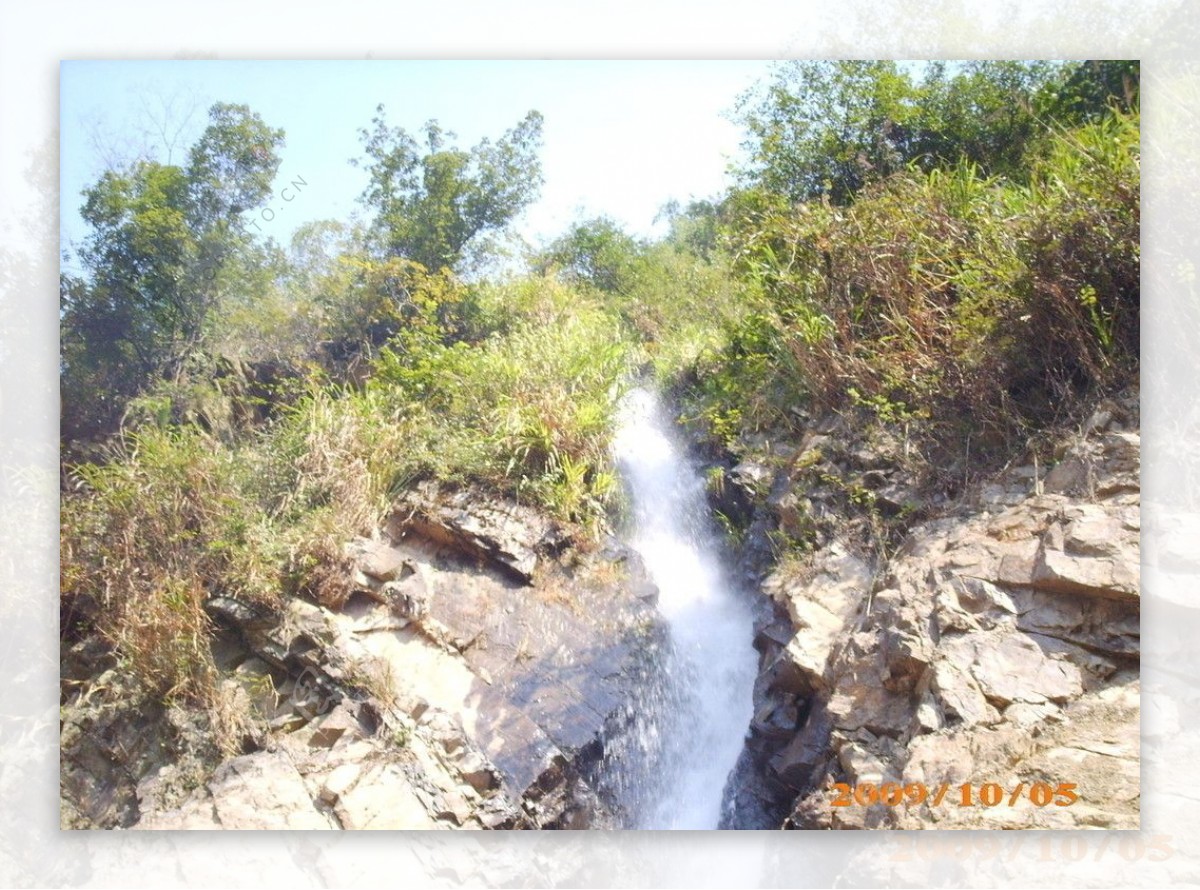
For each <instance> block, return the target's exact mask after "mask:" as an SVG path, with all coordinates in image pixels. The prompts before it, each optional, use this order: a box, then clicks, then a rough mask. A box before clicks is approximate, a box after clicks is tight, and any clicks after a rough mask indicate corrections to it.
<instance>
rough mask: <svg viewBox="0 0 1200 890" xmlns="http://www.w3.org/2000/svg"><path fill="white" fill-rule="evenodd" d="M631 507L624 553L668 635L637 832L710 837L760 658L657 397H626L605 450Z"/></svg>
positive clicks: (697, 479)
mask: <svg viewBox="0 0 1200 890" xmlns="http://www.w3.org/2000/svg"><path fill="white" fill-rule="evenodd" d="M613 447H614V453H615V457H616V461H617V466H618V468H619V469H620V472H621V475H622V477H623V479H624V481H625V484H626V487H627V490H628V492H629V495H630V497H631V499H632V502H633V511H634V517H635V522H634V528H633V530H632V534H631V538H630V541H629V543H630V544H631V546H632V547H633V548H634V549H635V550H637V551H638V553H639V554H640V555H641V557H642V560H643V562H644V563H645V565H646V568H647V570H648V572H649V574H650V577H651V578H652V580H653V581H654V583H655V584H656V585H657V586H658V590H659V598H658V608H659V611H660V613H661V614H662V616H663V618H664V619H665V620H666V622H667V625H668V628H669V632H670V646H669V647H668V652H667V654H666V655H665V657H664V664H663V665H662V670H663V671H664V672H665V675H666V676H665V678H664V679H665V681H666V682H665V688H666V689H667V690H668V693H667V694H666V695H661V696H654V697H653V700H652V701H649V702H647V703H646V707H655V706H657V707H660V708H663V709H666V710H667V711H668V713H661V714H656V715H652V716H651V717H650V718H649V719H648V720H647V725H652V726H653V727H654V733H655V739H656V742H657V744H656V745H653V746H647V747H646V749H645V750H646V751H647V752H648V753H649V755H650V756H652V757H653V758H654V760H655V761H657V762H655V763H652V764H649V767H648V768H647V769H646V770H645V772H644V779H643V780H642V781H643V783H644V784H647V785H648V787H644V788H642V789H640V793H639V794H638V808H639V811H640V812H639V815H638V817H637V819H636V825H635V827H637V828H673V829H698V828H699V829H703V828H716V827H717V823H718V821H719V819H720V816H721V800H722V794H723V791H724V789H725V784H726V781H727V780H728V778H729V774H730V771H731V770H732V769H733V767H734V764H735V763H736V761H737V759H738V755H739V753H740V752H741V749H742V743H743V739H744V735H745V733H746V730H747V727H748V726H749V724H750V718H751V716H752V713H751V711H752V707H753V704H752V702H753V695H752V691H753V686H754V679H755V675H756V673H757V666H758V661H757V655H756V653H755V651H754V648H753V644H752V641H753V618H752V614H751V609H750V605H749V603H748V602H747V601H746V600H745V598H744V597H743V596H742V595H741V592H740V591H739V590H738V589H737V588H736V586H735V585H734V584H733V583H732V580H731V578H730V577H729V576H728V573H727V571H726V569H725V568H724V567H723V566H722V565H721V562H720V559H719V556H718V554H719V552H720V547H719V544H718V538H717V533H716V530H715V528H714V527H713V523H712V519H711V517H710V515H709V512H708V507H707V504H706V501H705V497H704V481H703V479H702V478H701V475H700V472H699V470H698V468H697V467H696V466H695V465H694V463H693V462H692V461H690V460H689V458H688V455H687V453H686V451H685V450H684V449H683V447H682V446H681V444H680V443H679V442H678V441H677V438H676V437H675V435H674V431H673V429H672V428H671V426H670V425H669V423H668V422H667V420H666V418H665V416H664V412H663V410H662V407H661V405H660V404H659V402H658V399H657V397H656V396H655V395H654V394H653V393H652V392H649V391H647V390H645V389H634V390H633V391H631V392H630V393H629V394H628V395H627V396H626V398H625V400H624V401H623V403H622V405H621V411H620V416H619V426H618V430H617V435H616V438H615V441H614V445H613Z"/></svg>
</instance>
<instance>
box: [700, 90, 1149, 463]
mask: <svg viewBox="0 0 1200 890" xmlns="http://www.w3.org/2000/svg"><path fill="white" fill-rule="evenodd" d="M1138 127H1139V120H1138V116H1137V114H1136V113H1134V114H1129V115H1116V116H1113V117H1110V118H1106V119H1104V120H1102V121H1099V122H1097V123H1095V124H1091V125H1088V126H1085V127H1082V128H1080V129H1077V130H1071V131H1061V132H1057V133H1054V134H1052V135H1051V136H1050V137H1049V138H1048V139H1047V140H1046V143H1045V146H1044V148H1043V150H1042V153H1041V154H1040V155H1039V156H1038V157H1037V158H1036V159H1035V160H1033V161H1032V163H1031V176H1030V178H1029V180H1028V182H1027V183H1023V184H1015V183H1010V182H1006V181H1004V180H997V179H989V178H986V177H983V176H981V175H980V174H979V173H978V172H977V171H976V170H975V168H973V167H972V166H970V165H969V164H965V163H963V164H959V165H958V166H956V167H952V168H949V169H944V170H934V171H932V172H930V173H921V172H919V171H917V170H915V169H913V170H910V171H908V172H905V173H901V174H897V175H895V176H893V177H891V178H889V179H887V180H885V181H884V182H882V183H879V184H878V185H876V186H873V187H872V188H870V189H868V190H866V191H864V192H863V193H862V194H861V195H859V196H858V198H857V199H856V200H855V201H854V203H853V204H851V205H850V206H848V207H831V206H829V205H827V204H821V203H811V204H807V205H801V206H799V207H789V206H784V205H781V204H779V203H778V202H777V201H775V200H772V199H771V198H770V196H759V197H758V198H753V197H752V198H750V199H746V205H747V206H746V211H745V212H744V213H743V214H742V215H741V217H740V225H739V228H738V229H737V230H736V231H735V233H734V242H735V249H736V256H737V261H738V267H739V269H740V270H741V272H742V274H745V275H747V276H749V277H751V278H753V279H754V280H755V281H757V282H758V283H759V284H760V285H761V287H762V290H763V292H764V293H765V294H766V295H767V298H768V299H767V301H766V304H765V306H764V307H763V308H761V309H760V310H758V311H756V312H754V313H751V314H750V315H748V316H746V317H743V318H742V319H741V320H740V321H739V322H738V323H737V324H736V325H735V327H734V328H733V329H732V335H731V337H730V341H729V346H728V347H727V348H726V350H725V351H724V353H723V354H721V355H718V356H714V357H711V358H710V359H709V363H708V367H707V369H704V368H702V369H701V373H700V374H699V375H698V376H700V377H701V378H702V382H701V384H700V385H698V386H697V388H696V389H697V391H698V392H699V393H700V396H701V401H702V402H703V403H704V406H705V407H704V411H705V414H706V416H707V417H708V419H709V421H710V426H711V427H714V428H715V427H718V426H720V425H721V423H722V422H723V418H724V416H725V414H728V412H730V411H741V412H743V413H748V412H752V413H753V414H754V415H755V419H756V422H761V423H771V422H775V423H786V422H787V420H788V416H789V414H788V412H789V409H790V408H791V407H792V406H793V405H794V404H795V403H796V402H797V401H798V400H801V399H802V400H805V401H809V402H811V403H812V404H813V405H815V406H816V407H817V408H821V409H839V408H844V407H846V406H849V405H856V404H857V405H861V406H866V407H868V408H870V409H872V410H874V411H875V413H876V414H878V415H879V416H880V417H881V418H882V419H884V420H896V419H904V420H919V421H921V425H922V429H923V430H925V431H926V432H928V433H929V434H930V435H931V436H932V438H933V440H935V441H937V442H940V443H941V444H943V445H950V444H951V443H954V446H955V447H959V446H961V444H962V442H961V440H962V438H963V437H964V436H966V435H971V436H973V437H974V439H975V441H976V442H977V443H978V444H980V445H983V446H984V447H991V448H995V449H998V450H1003V449H1006V448H1011V447H1013V446H1014V445H1015V444H1017V443H1019V442H1020V441H1021V440H1022V437H1023V436H1025V435H1026V434H1027V433H1028V432H1029V430H1031V429H1034V428H1037V427H1038V426H1039V425H1042V424H1045V423H1048V422H1051V421H1053V420H1054V419H1055V418H1056V417H1057V418H1060V419H1061V417H1062V416H1063V414H1064V412H1066V411H1068V410H1069V409H1070V406H1071V405H1072V400H1073V399H1074V398H1075V397H1076V396H1077V395H1079V394H1080V393H1082V392H1084V391H1089V390H1103V389H1105V388H1107V387H1111V386H1119V385H1122V384H1124V383H1128V382H1129V380H1130V377H1131V373H1132V370H1133V369H1135V368H1136V365H1137V360H1138V302H1139V261H1140V253H1139V247H1138V236H1139V195H1140V188H1139V151H1138ZM743 425H744V424H743ZM718 431H720V430H718Z"/></svg>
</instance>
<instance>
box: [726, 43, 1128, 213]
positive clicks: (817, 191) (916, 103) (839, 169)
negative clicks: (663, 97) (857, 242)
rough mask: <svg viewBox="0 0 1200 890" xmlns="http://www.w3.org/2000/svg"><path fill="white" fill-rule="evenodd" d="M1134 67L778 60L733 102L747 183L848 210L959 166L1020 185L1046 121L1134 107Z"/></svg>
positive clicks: (1071, 120) (1077, 120) (1068, 122)
mask: <svg viewBox="0 0 1200 890" xmlns="http://www.w3.org/2000/svg"><path fill="white" fill-rule="evenodd" d="M1138 82H1139V73H1138V63H1137V62H1122V61H1117V62H1085V63H1082V64H1078V65H1066V64H1062V63H1051V62H1010V61H979V62H965V63H959V64H955V65H953V67H951V66H949V65H947V64H946V63H943V62H936V63H931V64H929V65H927V66H926V67H925V69H924V71H923V72H922V73H921V74H920V75H917V74H916V73H915V72H914V71H913V70H911V69H907V68H902V67H901V66H900V65H899V64H898V63H895V62H879V61H875V62H869V61H826V62H811V61H807V62H788V63H785V64H782V65H781V66H779V67H778V68H777V69H776V71H775V75H774V78H773V80H772V81H771V82H770V83H769V84H767V85H765V86H763V87H759V88H757V89H755V90H752V91H750V92H748V93H746V94H745V95H743V96H742V97H741V99H740V102H739V108H738V110H739V113H740V115H741V119H742V121H743V122H744V123H745V125H746V127H747V130H748V131H749V135H750V138H749V139H748V141H747V143H746V147H747V149H748V150H749V153H750V158H751V163H750V165H749V166H748V168H747V169H745V170H743V171H742V181H743V184H744V185H745V186H748V187H754V188H758V189H762V190H765V191H766V192H769V193H771V194H773V195H779V196H782V197H784V198H785V199H787V200H788V201H789V202H796V201H804V200H810V199H813V198H822V197H823V198H826V199H828V200H829V201H831V202H832V203H834V204H843V205H844V204H847V203H849V202H850V200H851V199H852V198H853V196H854V195H856V194H857V193H859V192H860V191H861V190H862V189H863V188H865V187H866V186H868V185H870V184H871V183H875V182H879V181H880V180H882V179H885V178H886V177H888V176H890V175H892V174H895V173H898V172H900V171H902V170H904V169H905V168H906V167H908V166H910V165H911V166H916V167H918V168H919V169H921V170H924V171H929V170H932V169H937V168H945V167H949V168H952V167H954V166H956V165H958V164H960V163H963V162H966V163H970V164H972V165H974V166H975V167H977V168H978V169H979V170H980V171H981V172H982V173H983V174H984V175H986V176H1004V177H1008V178H1012V179H1018V180H1020V179H1023V178H1024V177H1025V176H1026V175H1027V173H1028V171H1029V167H1028V164H1027V163H1026V154H1027V152H1029V151H1030V150H1031V148H1033V147H1035V146H1036V145H1037V143H1038V142H1039V141H1040V140H1041V138H1042V137H1043V135H1044V134H1045V133H1046V132H1047V129H1048V127H1049V126H1050V125H1052V124H1056V123H1057V124H1060V125H1064V126H1076V125H1079V124H1082V123H1086V122H1089V121H1094V120H1097V119H1099V118H1100V117H1103V116H1104V115H1105V114H1107V113H1108V112H1109V110H1110V109H1111V108H1114V107H1115V108H1117V109H1118V110H1121V111H1126V112H1127V111H1130V110H1132V109H1135V108H1136V107H1137V93H1138Z"/></svg>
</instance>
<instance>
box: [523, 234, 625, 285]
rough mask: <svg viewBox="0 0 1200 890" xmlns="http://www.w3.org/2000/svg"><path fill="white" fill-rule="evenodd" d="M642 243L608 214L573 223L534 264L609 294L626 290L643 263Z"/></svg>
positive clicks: (538, 268) (543, 270)
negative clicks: (627, 232)
mask: <svg viewBox="0 0 1200 890" xmlns="http://www.w3.org/2000/svg"><path fill="white" fill-rule="evenodd" d="M644 249H645V246H644V245H642V244H640V243H639V242H638V241H637V240H636V239H634V238H632V237H631V236H629V235H628V234H626V233H625V232H624V231H623V230H622V229H621V227H620V226H619V225H617V224H616V223H615V222H613V220H611V219H609V218H608V217H598V218H597V219H592V220H588V221H587V222H581V223H576V224H574V225H573V226H571V228H570V229H568V230H567V232H566V234H564V235H562V236H561V237H560V238H558V239H557V240H555V241H554V242H553V243H552V244H551V245H550V246H549V247H548V248H546V250H544V251H543V252H542V254H541V255H540V256H539V257H538V259H537V261H536V263H535V268H536V269H537V270H538V271H539V272H542V273H543V274H544V273H547V272H551V271H557V272H558V273H559V274H560V275H561V276H562V277H563V278H564V279H565V280H567V281H569V282H572V283H575V284H583V285H587V286H589V287H593V288H595V289H597V290H600V291H604V292H605V293H609V294H627V293H628V292H629V290H630V289H631V288H632V286H633V283H634V280H635V279H636V278H637V275H638V273H639V271H640V269H641V267H642V265H643V258H642V252H643V250H644Z"/></svg>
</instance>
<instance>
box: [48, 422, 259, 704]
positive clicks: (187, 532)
mask: <svg viewBox="0 0 1200 890" xmlns="http://www.w3.org/2000/svg"><path fill="white" fill-rule="evenodd" d="M74 476H75V479H76V481H77V485H78V487H79V489H80V492H79V493H71V494H69V495H67V496H64V498H63V503H62V555H61V559H62V574H61V578H62V598H63V604H64V610H65V614H66V615H67V616H69V618H68V620H67V622H65V623H66V624H68V625H69V626H67V627H64V632H70V631H73V630H77V629H78V628H76V627H74V626H73V625H74V624H75V622H76V621H77V620H80V619H82V620H87V616H94V618H93V619H92V620H94V622H95V625H96V628H97V629H98V630H99V631H100V632H101V633H102V634H104V635H105V636H106V637H107V638H108V640H109V641H110V642H111V643H112V644H113V645H114V647H115V649H116V651H117V652H118V654H119V655H120V657H121V658H123V659H124V660H125V662H126V665H127V667H128V670H129V671H130V673H131V674H132V675H134V676H136V677H137V678H138V679H139V680H140V681H141V682H142V684H143V685H144V686H145V687H146V688H147V689H148V690H149V691H151V692H153V693H156V694H158V695H161V696H164V697H166V698H168V699H169V698H172V697H176V696H182V697H193V698H195V697H201V698H202V697H204V696H205V695H207V694H210V693H211V692H212V691H213V690H212V677H213V672H214V669H213V665H212V660H211V656H210V655H209V650H208V645H207V634H208V620H207V618H206V616H205V613H204V609H203V601H204V599H205V598H206V596H207V595H209V594H210V593H212V592H214V591H216V590H221V591H223V592H227V593H230V594H235V595H237V596H240V597H242V598H244V599H246V600H249V601H253V602H259V603H262V604H264V605H266V606H270V605H271V604H272V603H274V602H275V601H276V597H277V595H278V581H279V578H278V571H277V567H276V559H275V558H273V557H277V554H274V553H273V549H274V547H275V544H274V539H273V535H272V533H271V532H272V529H271V528H270V526H269V524H268V523H267V522H266V518H265V516H264V515H263V513H262V512H261V511H260V510H259V508H258V505H257V504H256V503H255V502H254V500H253V499H252V498H250V497H248V496H247V494H246V489H247V486H248V484H249V481H250V477H249V466H248V465H247V464H246V463H245V462H244V461H242V460H241V459H240V457H239V455H238V454H237V453H236V452H233V451H231V450H229V449H227V448H225V447H222V446H221V444H220V443H219V442H217V441H215V440H212V439H210V438H209V437H208V436H206V435H205V434H204V433H202V432H200V431H199V430H198V429H196V428H195V427H184V428H181V429H171V430H160V429H155V428H147V429H146V430H144V431H143V432H141V433H138V434H131V435H129V436H128V437H126V439H125V440H124V442H123V443H122V444H121V445H120V447H119V450H118V451H117V453H116V454H114V455H113V459H112V460H109V461H108V462H106V463H105V464H103V465H94V464H87V465H83V466H80V467H77V468H75V470H74Z"/></svg>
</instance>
